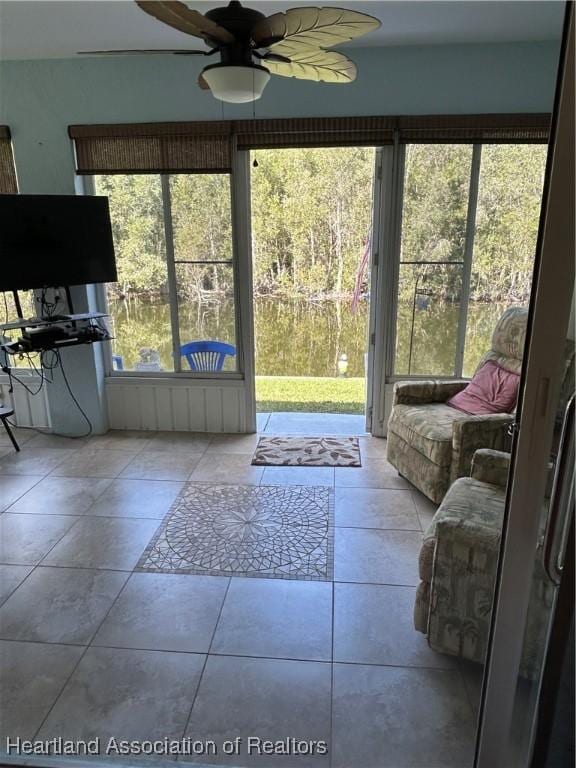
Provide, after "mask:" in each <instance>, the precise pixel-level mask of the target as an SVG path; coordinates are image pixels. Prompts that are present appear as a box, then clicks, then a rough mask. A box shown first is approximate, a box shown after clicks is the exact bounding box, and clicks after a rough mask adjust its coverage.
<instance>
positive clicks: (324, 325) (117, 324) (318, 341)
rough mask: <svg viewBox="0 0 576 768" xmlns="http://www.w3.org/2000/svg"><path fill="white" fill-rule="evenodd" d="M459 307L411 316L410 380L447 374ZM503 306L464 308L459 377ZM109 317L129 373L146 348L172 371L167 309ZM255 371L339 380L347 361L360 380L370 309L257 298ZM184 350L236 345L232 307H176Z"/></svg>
mask: <svg viewBox="0 0 576 768" xmlns="http://www.w3.org/2000/svg"><path fill="white" fill-rule="evenodd" d="M458 309H459V308H458V305H457V304H449V303H443V304H435V305H434V307H430V308H429V309H419V310H417V311H416V318H415V323H414V328H415V335H414V342H413V351H412V369H411V370H412V373H414V374H421V375H422V374H424V375H440V374H448V375H450V374H451V373H452V372H453V369H454V350H455V344H456V332H457V331H456V329H457V321H458ZM504 309H505V306H504V305H501V304H479V303H472V304H471V305H470V309H469V316H468V330H467V334H466V349H465V362H464V375H466V376H471V375H472V374H473V372H474V368H475V367H476V364H477V362H478V360H479V359H480V357H481V356H482V355H483V354H484V353H485V352H486V351H487V350H488V349H489V347H490V340H491V336H492V331H493V329H494V326H495V325H496V322H497V320H498V318H499V317H500V315H501V314H502V312H503V311H504ZM110 311H111V314H112V316H113V318H114V331H115V336H116V339H115V341H114V354H115V355H121V356H122V358H123V361H124V368H125V369H127V370H130V368H133V367H134V365H135V363H136V362H137V361H138V359H139V350H140V349H141V348H144V347H150V348H152V349H155V350H157V351H158V352H159V353H160V361H161V365H162V368H163V369H164V370H173V366H172V343H171V331H170V310H169V307H168V303H167V302H155V303H146V302H142V301H138V302H136V301H131V302H125V301H116V302H111V303H110ZM254 314H255V330H256V372H257V374H258V375H261V376H318V377H324V376H327V377H330V376H337V375H338V361H339V360H341V358H342V355H346V356H347V358H348V370H347V375H348V376H350V377H356V376H364V357H365V352H366V349H367V344H366V339H367V322H368V302H365V303H362V304H361V305H360V307H359V309H358V311H357V313H356V314H353V313H352V312H351V311H350V302H349V301H322V302H308V301H288V300H278V299H266V298H258V299H255V305H254ZM410 329H411V313H402V312H401V313H400V315H399V322H398V365H397V366H396V370H397V372H398V373H400V374H405V373H407V360H408V349H409V342H410ZM180 337H181V342H182V344H184V343H186V342H187V341H194V340H198V339H215V340H218V341H225V342H228V343H231V344H235V331H234V311H233V304H232V302H231V301H230V300H229V299H227V298H224V299H223V300H222V301H219V302H214V303H210V304H203V305H200V304H199V303H194V302H190V303H188V304H187V305H186V307H185V308H184V307H183V306H182V305H181V306H180Z"/></svg>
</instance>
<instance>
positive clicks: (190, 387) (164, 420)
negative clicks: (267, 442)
mask: <svg viewBox="0 0 576 768" xmlns="http://www.w3.org/2000/svg"><path fill="white" fill-rule="evenodd" d="M106 397H107V400H108V420H109V424H110V429H141V430H147V429H150V430H166V431H172V430H174V431H190V432H245V431H246V429H247V425H246V394H245V386H244V381H243V380H240V379H234V380H232V381H223V380H212V381H207V380H206V379H197V380H193V379H185V380H180V379H176V378H171V379H153V378H149V379H145V378H135V377H128V376H126V377H122V376H114V377H110V378H107V379H106Z"/></svg>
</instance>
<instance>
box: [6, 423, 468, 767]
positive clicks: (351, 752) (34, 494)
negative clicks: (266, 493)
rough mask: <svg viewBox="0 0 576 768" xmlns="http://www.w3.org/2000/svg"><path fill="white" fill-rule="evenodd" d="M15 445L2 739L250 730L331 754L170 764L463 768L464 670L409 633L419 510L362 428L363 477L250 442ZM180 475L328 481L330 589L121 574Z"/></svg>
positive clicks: (9, 498) (424, 509) (37, 441)
mask: <svg viewBox="0 0 576 768" xmlns="http://www.w3.org/2000/svg"><path fill="white" fill-rule="evenodd" d="M275 416H276V414H275ZM271 418H272V417H271ZM271 418H270V419H268V421H267V423H266V424H265V425H264V426H265V427H266V428H267V427H268V426H269V425H270V421H271ZM276 421H279V419H277V420H276ZM285 421H286V420H285ZM324 425H326V421H324ZM284 426H286V424H285V425H284ZM288 426H289V424H288ZM299 426H300V422H299V423H298V424H296V427H299ZM334 426H337V425H336V424H335V422H333V427H334ZM344 429H345V430H347V429H351V427H349V425H348V424H345V426H344ZM313 431H314V430H313ZM20 432H21V431H20ZM19 439H20V440H21V442H22V452H21V454H19V455H15V454H14V453H13V452H12V451H11V450H10V448H9V446H8V444H7V442H6V441H5V440H4V437H3V436H0V512H1V513H2V514H0V690H1V691H2V696H0V739H1V741H0V744H3V743H4V739H5V737H6V736H7V735H10V736H11V737H17V736H20V737H22V738H35V737H36V738H41V739H44V738H50V737H52V736H57V735H58V736H62V737H64V738H73V739H80V738H81V739H89V738H95V737H96V736H98V737H100V739H101V740H102V741H103V742H105V741H106V740H107V739H108V738H109V737H112V736H114V737H116V738H125V739H138V740H142V739H153V738H158V739H164V738H166V737H168V738H173V739H181V738H183V737H184V736H186V737H190V738H192V739H195V740H214V742H216V744H217V745H221V744H222V742H223V741H224V740H226V739H234V738H236V737H237V736H241V737H243V738H244V739H246V738H247V737H248V736H254V735H256V736H261V737H262V738H269V739H285V738H287V737H294V738H296V739H301V740H325V741H326V742H327V743H328V747H329V749H328V755H322V754H313V755H310V754H308V755H298V757H288V756H279V755H277V756H274V757H270V756H261V755H260V756H259V755H255V754H252V755H248V754H247V750H246V744H245V743H244V745H243V748H242V751H241V754H240V755H236V756H232V757H227V756H225V755H223V754H222V753H221V750H220V754H218V755H216V756H214V755H208V756H198V757H196V758H194V757H192V758H190V757H187V758H185V759H183V760H182V761H183V762H188V761H190V762H194V761H195V760H196V761H197V763H203V764H204V763H208V764H223V765H232V766H248V765H261V766H266V767H267V768H273V767H274V766H297V767H298V768H307V767H308V766H331V768H404V766H406V767H407V766H411V767H412V768H419V767H420V766H426V768H433V767H435V766H438V767H440V766H442V768H451V767H453V768H468V766H471V765H472V751H473V742H474V732H475V713H476V700H477V697H478V679H479V673H478V670H477V669H475V668H473V667H471V666H470V665H467V666H463V665H460V664H458V663H457V662H456V661H455V660H453V659H451V658H449V657H446V656H442V655H439V654H436V653H434V652H433V651H432V650H430V648H428V646H427V644H426V641H425V639H424V637H423V636H421V635H419V634H418V633H416V632H415V631H414V630H413V628H412V605H413V600H414V592H415V587H416V584H417V580H418V579H417V557H418V551H419V546H420V541H421V537H422V531H423V529H425V528H426V526H427V525H428V523H429V521H430V519H431V516H432V514H433V512H434V507H433V505H432V504H430V502H428V501H427V500H426V499H425V498H424V497H422V496H421V495H420V494H419V493H417V492H416V491H414V489H412V488H411V486H409V485H408V483H406V482H405V481H404V480H402V479H401V478H399V477H398V475H397V474H396V473H395V471H394V470H393V469H392V467H391V466H390V465H388V463H387V462H386V459H385V452H384V447H385V442H384V441H383V440H378V439H375V438H371V437H362V438H361V451H362V459H363V466H362V467H361V468H360V469H337V470H336V471H334V470H333V469H328V470H326V469H325V468H318V469H310V468H299V467H296V468H293V467H287V468H284V467H279V468H273V471H272V470H271V469H270V468H266V469H264V468H258V467H252V466H251V465H250V461H251V458H252V451H253V450H254V447H255V442H256V436H254V435H248V436H238V435H232V436H224V435H219V436H213V437H212V436H207V435H191V434H183V433H182V434H173V433H164V434H162V433H160V434H153V433H140V434H136V433H113V432H110V433H108V434H107V435H105V436H98V437H94V438H91V439H90V440H80V441H70V440H63V439H58V438H52V437H50V436H44V435H36V434H34V433H29V432H26V433H24V434H19ZM284 470H285V471H284ZM183 481H192V482H194V481H201V482H214V483H230V484H240V485H259V484H260V485H273V484H283V485H284V484H288V485H299V484H303V485H308V484H318V485H327V486H331V487H333V488H334V494H335V526H336V527H335V553H334V557H335V562H334V565H335V574H334V581H333V582H326V581H320V582H319V581H297V580H295V581H288V580H282V579H267V578H239V577H232V578H228V577H222V576H201V575H177V574H167V573H138V572H134V568H135V566H136V563H137V562H138V560H139V558H140V556H141V555H142V552H143V551H144V549H145V547H146V545H147V544H148V542H149V540H150V539H151V537H152V536H153V534H154V532H155V531H156V529H157V528H158V526H159V524H160V520H161V518H162V517H163V515H164V514H165V513H166V512H167V511H168V509H169V508H170V506H171V505H172V503H173V501H174V499H175V498H176V496H177V495H178V493H179V491H180V490H181V488H182V483H183ZM149 761H150V758H149V759H148V762H149Z"/></svg>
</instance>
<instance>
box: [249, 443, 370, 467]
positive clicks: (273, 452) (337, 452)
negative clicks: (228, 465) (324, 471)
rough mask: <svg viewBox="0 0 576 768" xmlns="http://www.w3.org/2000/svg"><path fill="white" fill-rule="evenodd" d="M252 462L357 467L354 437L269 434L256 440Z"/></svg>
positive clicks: (301, 465) (358, 464) (292, 465)
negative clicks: (274, 435) (279, 435)
mask: <svg viewBox="0 0 576 768" xmlns="http://www.w3.org/2000/svg"><path fill="white" fill-rule="evenodd" d="M252 464H259V465H265V466H273V467H360V466H361V461H360V445H359V443H358V438H357V437H268V436H264V437H261V438H260V440H258V445H257V447H256V451H255V453H254V457H253V459H252Z"/></svg>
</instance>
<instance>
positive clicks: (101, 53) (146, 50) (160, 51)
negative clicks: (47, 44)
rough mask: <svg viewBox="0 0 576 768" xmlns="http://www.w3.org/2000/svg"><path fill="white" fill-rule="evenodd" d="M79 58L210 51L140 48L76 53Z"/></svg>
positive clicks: (191, 54) (208, 52)
mask: <svg viewBox="0 0 576 768" xmlns="http://www.w3.org/2000/svg"><path fill="white" fill-rule="evenodd" d="M76 53H77V54H78V55H80V56H144V55H146V56H148V54H150V53H152V54H162V55H166V54H169V53H176V54H178V55H179V56H209V55H210V51H189V50H187V49H186V48H142V49H140V50H129V51H122V50H121V51H77V52H76Z"/></svg>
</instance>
